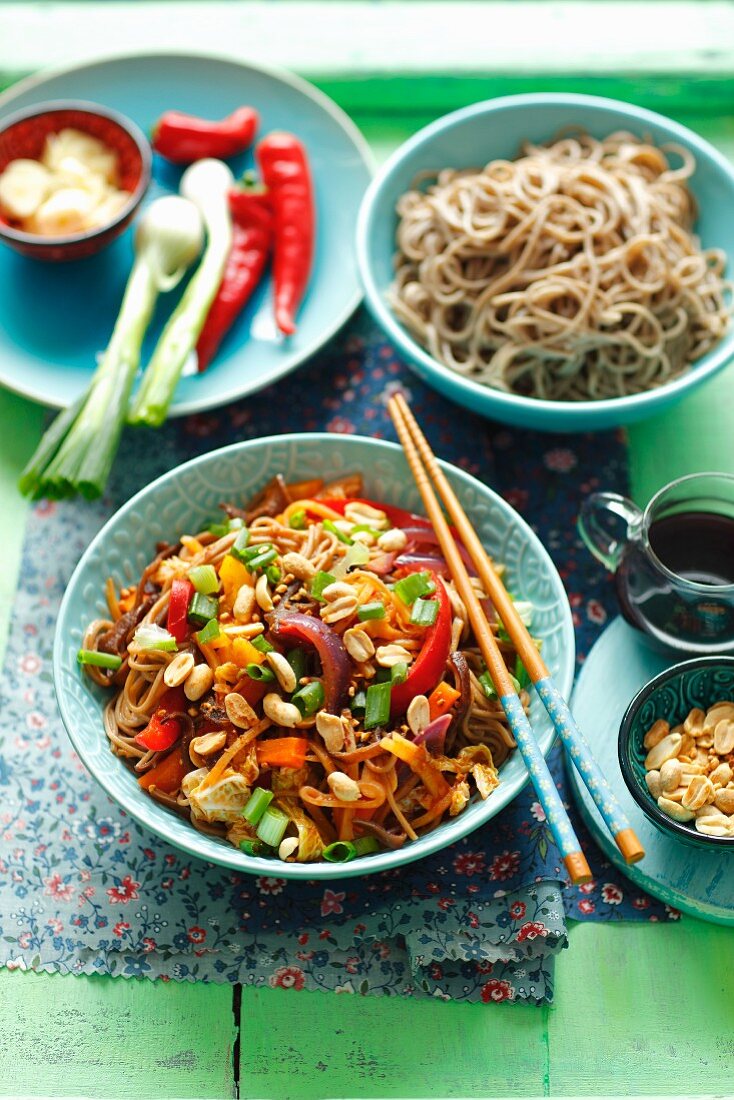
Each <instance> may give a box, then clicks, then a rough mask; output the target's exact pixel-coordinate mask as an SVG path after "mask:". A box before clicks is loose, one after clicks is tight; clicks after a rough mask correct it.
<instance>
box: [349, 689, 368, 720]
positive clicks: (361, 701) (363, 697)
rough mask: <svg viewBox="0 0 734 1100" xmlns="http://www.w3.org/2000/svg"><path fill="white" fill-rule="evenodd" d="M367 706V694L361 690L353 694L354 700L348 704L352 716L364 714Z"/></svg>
mask: <svg viewBox="0 0 734 1100" xmlns="http://www.w3.org/2000/svg"><path fill="white" fill-rule="evenodd" d="M366 705H367V692H366V691H364V690H363V689H360V690H359V691H357V692H355V693H354V698H353V699H352V701H351V703H350V704H349V706H350V709H351V711H352V714H364V708H365V706H366Z"/></svg>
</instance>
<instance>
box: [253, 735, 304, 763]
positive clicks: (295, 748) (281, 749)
mask: <svg viewBox="0 0 734 1100" xmlns="http://www.w3.org/2000/svg"><path fill="white" fill-rule="evenodd" d="M307 752H308V741H307V739H306V738H305V737H276V738H274V739H273V740H272V741H263V742H262V743H260V744H258V746H257V762H258V764H259V765H260V766H261V767H263V768H267V767H271V768H296V769H298V768H302V767H303V765H304V764H305V763H306V753H307Z"/></svg>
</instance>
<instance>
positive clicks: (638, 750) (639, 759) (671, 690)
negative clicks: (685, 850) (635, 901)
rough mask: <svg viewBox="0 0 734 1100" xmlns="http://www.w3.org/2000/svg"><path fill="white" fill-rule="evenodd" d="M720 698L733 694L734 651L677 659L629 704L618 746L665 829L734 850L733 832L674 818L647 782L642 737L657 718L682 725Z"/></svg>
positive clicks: (640, 799) (628, 773)
mask: <svg viewBox="0 0 734 1100" xmlns="http://www.w3.org/2000/svg"><path fill="white" fill-rule="evenodd" d="M719 699H732V700H734V657H698V658H696V659H694V660H692V661H682V662H681V663H680V664H677V665H673V667H672V668H668V669H665V671H664V672H661V673H660V674H659V675H658V676H655V677H653V679H652V680H650V681H649V682H648V683H647V684H645V686H644V687H643V688H641V689H640V691H639V692H638V693H637V695H636V696H635V697H634V699H633V700H632V702H631V703H630V705H629V706H628V707H627V710H626V712H625V715H624V718H623V719H622V724H621V726H620V729H619V742H618V746H617V750H618V754H619V766H620V768H621V770H622V777H623V779H624V781H625V783H626V784H627V789H628V790H629V792H630V794H631V795H632V797H633V798H634V800H635V802H636V803H637V805H638V806H639V807H640V809H641V810H642V812H643V813H644V814H645V816H646V817H647V818H648V819H649V820H650V821H651V822H652V824H653V825H654V826H655V827H656V828H657V829H659V830H660V832H661V833H664V834H665V835H666V836H672V837H675V839H676V840H680V841H682V842H683V843H684V844H688V845H690V846H691V847H694V848H707V849H708V850H709V851H710V850H711V849H712V848H718V849H719V850H722V851H723V850H724V849H728V850H729V851H730V852H732V854H734V837H718V836H707V835H706V833H699V832H697V831H696V828H695V826H692V825H688V824H686V823H685V822H681V821H674V820H673V819H672V817H668V815H667V814H664V813H663V811H662V810H661V809H660V808H659V807H658V805H657V803H656V801H655V799H654V798H653V797H652V795H651V794H650V792H649V791H648V789H647V785H646V783H645V756H646V755H647V749H646V748H645V747H644V745H643V743H642V740H643V738H644V736H645V734H646V733H647V731H648V730H649V729H650V727H651V726H652V725H653V723H654V722H657V720H658V718H664V719H665V720H666V721H667V722H669V723H670V725H671V727H672V726H677V725H679V724H680V723H681V722H683V721H684V720H685V718H686V715H687V714H688V712H689V711H690V710H692V709H693V708H694V707H700V709H701V710H704V711H705V710H707V709H708V708H709V707H710V706H711V705H712V704H713V703H715V702H716V701H717V700H719Z"/></svg>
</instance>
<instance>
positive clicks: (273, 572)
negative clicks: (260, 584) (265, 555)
mask: <svg viewBox="0 0 734 1100" xmlns="http://www.w3.org/2000/svg"><path fill="white" fill-rule="evenodd" d="M265 576H266V577H267V578H268V583H269V584H272V585H273V587H275V585H276V584H280V579H281V577H282V576H283V574H282V573H281V571H280V569H279V568H278V566H277V565H269V566H268V567H267V569H266V570H265Z"/></svg>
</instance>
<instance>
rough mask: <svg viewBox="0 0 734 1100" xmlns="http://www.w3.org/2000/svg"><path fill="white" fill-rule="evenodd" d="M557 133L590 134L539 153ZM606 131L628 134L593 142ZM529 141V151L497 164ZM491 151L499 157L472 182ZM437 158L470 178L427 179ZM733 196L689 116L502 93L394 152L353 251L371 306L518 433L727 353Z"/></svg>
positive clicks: (472, 399)
mask: <svg viewBox="0 0 734 1100" xmlns="http://www.w3.org/2000/svg"><path fill="white" fill-rule="evenodd" d="M564 130H565V131H566V135H562V131H564ZM569 131H575V132H577V133H583V134H585V135H589V136H590V138H591V139H595V140H594V141H593V142H591V141H590V142H584V144H583V145H582V147H581V149H580V150H578V151H576V152H574V151H573V149H572V147H571V145H570V143H569V142H564V144H563V146H560V145H559V146H557V147H556V149H555V151H553V152H551V153H548V151H547V149H546V150H544V151H542V152H541V153H540V154H539V153H538V148H537V147H538V146H543V145H546V146H548V145H550V144H551V143H552V142H553V141H554V140H555V139H556V138H558V139H559V140H560V139H561V137H563V136H568V132H569ZM618 131H625V132H626V134H627V135H632V137H631V138H629V137H628V138H625V139H624V140H623V141H621V142H620V141H617V142H616V143H612V144H610V145H605V146H604V147H603V148H601V145H600V143H601V142H602V141H603V139H606V138H608V137H609V135H612V134H615V133H616V132H618ZM526 142H527V143H530V144H531V145H532V146H534V147H535V148H534V149H532V150H529V151H528V150H525V151H524V153H529V155H530V156H531V157H532V158H533V160H532V163H531V161H529V160H526V161H523V163H522V164H513V165H511V166H509V168H508V165H507V162H509V161H514V160H515V158H518V157H519V156H520V153H521V147H522V146H523V145H524V144H525V143H526ZM641 142H646V143H649V144H651V145H653V146H654V147H655V150H653V152H652V153H650V152H649V151H647V150H645V151H640V150H639V148H632V146H633V145H634V144H635V143H637V145H639V144H640V143H641ZM577 144H578V143H577ZM665 147H667V149H666V148H665ZM600 150H601V151H600ZM661 152H663V155H664V156H665V157H666V160H667V166H666V165H665V164H663V163H662V162H660V160H659V158H660V155H661ZM539 156H540V157H541V159H538V158H539ZM600 156H601V157H602V158H603V159H602V165H603V167H604V176H603V178H601V177H600V175H599V157H600ZM549 159H550V162H551V163H549ZM490 162H503V163H499V164H495V165H494V166H493V168H492V171H491V176H490V178H489V179H488V176H487V173H486V171H485V172H483V173H482V174H481V177H479V176H478V175H477V172H478V171H479V170H480V168H481V167H482V166H484V165H488V164H489V163H490ZM592 162H595V163H592ZM445 169H453V170H454V172H453V174H452V175H453V176H454V177H455V176H456V174H457V172H461V171H463V170H471V169H473V170H474V172H473V174H472V175H471V176H470V177H469V178H466V177H465V178H463V179H458V178H445V177H443V178H442V179H441V180H439V181H437V174H438V173H439V172H440V171H443V170H445ZM681 169H682V171H680V170H681ZM691 170H692V171H691ZM665 171H671V172H672V173H673V174H672V176H671V175H666V176H663V175H662V173H663V172H665ZM553 173H556V175H553ZM615 173H616V176H615V175H614V174H615ZM620 173H621V175H620ZM676 174H678V175H679V176H680V177H681V178H677V175H676ZM631 176H634V177H635V178H634V179H631V178H630V177H631ZM551 177H552V178H551ZM612 177H614V182H610V180H612ZM569 181H570V182H569ZM436 184H437V186H438V189H437V190H436V191H432V192H431V193H430V194H426V193H427V191H428V190H429V189H430V188H431V187H432V186H433V185H436ZM620 186H621V190H620ZM518 189H519V194H520V199H519V201H517V202H516V197H517V194H518ZM409 193H410V194H409ZM416 193H417V194H416ZM559 193H562V194H560V195H559ZM550 194H552V195H553V197H552V198H549V195H550ZM406 196H408V197H406ZM691 196H692V202H690V199H691ZM401 200H402V202H401ZM399 203H401V212H400V215H398V212H397V211H398V204H399ZM689 204H690V205H689ZM732 209H734V167H733V166H732V165H731V164H730V163H729V162H728V161H727V160H726V159H725V157H724V156H723V155H722V154H721V153H719V152H718V151H717V150H716V149H714V148H713V147H712V146H711V145H709V144H708V142H706V141H704V140H703V139H702V138H700V137H698V135H696V134H694V133H693V132H692V131H691V130H688V129H687V128H686V127H684V126H681V125H679V124H678V123H676V122H673V121H671V120H670V119H667V118H665V117H663V116H662V115H659V114H656V113H654V112H652V111H647V110H644V109H642V108H640V107H635V106H633V105H631V104H628V103H621V102H617V101H616V100H611V99H602V98H597V97H594V96H585V95H574V94H570V93H568V94H557V93H552V94H529V95H518V96H507V97H503V98H498V99H494V100H488V101H487V102H484V103H477V104H474V105H473V106H471V107H467V108H465V109H462V110H459V111H455V112H453V113H452V114H449V115H446V116H445V117H443V118H441V119H439V120H438V121H436V122H434V123H432V124H431V125H430V126H427V127H425V129H423V130H421V131H419V132H418V133H417V134H416V135H415V136H414V137H412V138H411V139H410V140H408V141H407V142H405V143H404V144H403V145H402V146H401V147H400V148H399V149H398V150H397V151H396V152H395V153H394V154H393V155H392V156H391V157H390V158H389V159H388V161H387V162H386V163H385V164H384V165H383V167H382V169H381V170H380V171H379V173H378V174H377V176H376V177H375V179H374V180H373V182H372V184H371V185H370V187H369V189H368V191H367V193H366V195H365V197H364V200H363V202H362V206H361V209H360V215H359V220H358V227H357V255H358V263H359V268H360V273H361V278H362V282H363V285H364V289H365V294H366V300H367V304H368V307H369V309H370V311H371V312H372V314H373V316H374V317H375V319H376V320H377V322H378V323H379V324H380V325H381V327H382V328H383V329H384V331H385V332H386V334H387V335H388V337H389V338H390V339H391V340H392V341H393V342H394V343H395V344H396V345H397V347H398V348H399V349H400V351H401V352H402V354H403V355H404V356H405V358H406V360H407V362H408V364H409V365H410V366H411V367H412V368H413V369H414V370H415V372H416V373H417V374H418V375H419V376H420V377H421V378H422V379H423V381H425V382H426V383H427V384H428V385H430V386H432V387H433V388H434V389H436V390H438V391H439V392H440V393H442V394H444V395H445V396H446V397H448V398H450V399H451V400H453V401H456V402H457V403H459V404H461V405H464V406H466V407H467V408H469V409H471V410H472V411H473V412H476V413H479V414H480V415H482V416H486V417H489V418H491V419H493V420H500V421H503V422H505V423H508V424H516V425H520V426H522V427H527V428H535V429H540V430H545V431H589V430H596V429H603V428H610V427H615V426H618V425H621V424H626V423H630V422H632V421H636V420H641V419H644V418H646V417H649V416H652V415H654V414H656V413H659V412H661V411H662V410H664V409H665V408H667V407H668V406H670V405H673V404H674V403H675V402H677V401H679V400H680V399H681V398H683V397H684V396H685V395H686V394H688V393H690V392H692V391H693V390H694V389H695V388H696V387H697V386H699V385H701V384H702V383H703V382H704V381H705V380H706V379H708V378H711V377H712V376H713V375H714V374H715V373H716V372H717V371H719V370H721V369H722V367H724V366H725V365H726V364H727V362H729V360H730V359H732V358H734V328H733V326H732V324H731V316H730V313H731V294H730V291H729V290H728V289H727V288H726V287H725V285H724V283H725V279H726V277H727V276H728V277H729V278H731V275H732V271H734V219H732V217H731V210H732ZM671 219H673V220H674V221H675V226H674V228H673V232H672V233H671V231H670V224H671ZM692 219H695V220H694V221H693V226H692V230H691V232H688V231H687V230H686V232H685V234H684V235H683V236H682V237H681V236H680V234H679V233H678V230H677V226H678V225H679V224H683V223H685V224H686V225H687V226H688V228H690V222H691V220H692ZM398 231H399V232H400V242H401V244H400V247H398V243H397V242H398ZM569 233H571V234H574V233H575V234H576V236H575V237H573V236H571V237H569V236H568V234H569ZM533 234H536V236H535V237H534V239H533V240H531V239H530V238H531V237H532V236H533ZM691 234H692V235H693V236H694V237H696V238H698V239H699V241H700V249H699V248H698V244H697V242H696V241H693V242H692V241H691V240H690V237H691ZM564 235H565V236H564ZM559 240H561V242H562V243H561V244H560V245H559V243H558V242H559ZM569 241H571V244H569ZM671 241H673V244H671V243H670V242H671ZM708 250H718V251H719V253H723V254H725V256H726V257H728V262H727V263H726V270H724V271H723V272H722V270H721V268H722V267H723V259H721V258H720V259H719V260H718V261H717V260H716V259H715V257H714V256H713V254H711V255H710V256H709V257H708V258H706V257H704V256H701V255H700V252H701V251H703V252H707V251H708ZM589 252H590V253H592V256H591V259H589V258H588V253H589ZM585 253H586V255H585ZM663 302H664V303H665V305H663ZM449 364H451V365H449ZM498 386H499V387H500V388H497V387H498Z"/></svg>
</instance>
